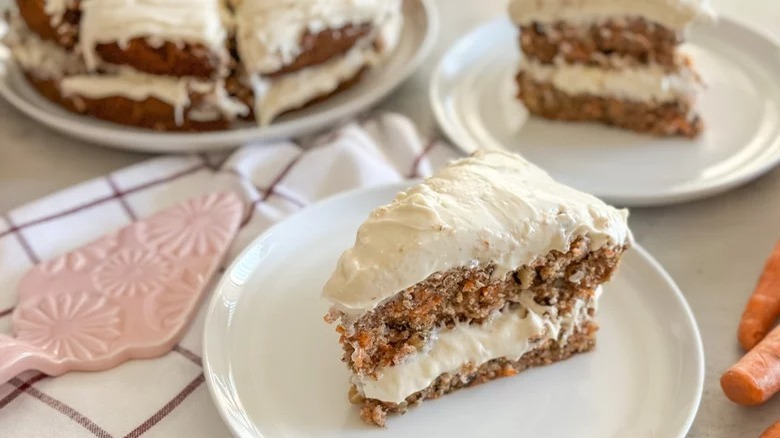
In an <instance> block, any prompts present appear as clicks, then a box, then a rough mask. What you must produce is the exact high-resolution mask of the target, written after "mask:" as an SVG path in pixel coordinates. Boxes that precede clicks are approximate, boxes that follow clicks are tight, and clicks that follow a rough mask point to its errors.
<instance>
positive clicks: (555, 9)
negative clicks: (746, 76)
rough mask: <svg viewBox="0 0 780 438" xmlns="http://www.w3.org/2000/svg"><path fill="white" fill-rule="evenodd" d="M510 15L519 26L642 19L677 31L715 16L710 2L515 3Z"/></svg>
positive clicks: (569, 0) (594, 0)
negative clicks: (624, 17) (625, 17)
mask: <svg viewBox="0 0 780 438" xmlns="http://www.w3.org/2000/svg"><path fill="white" fill-rule="evenodd" d="M509 13H510V15H511V17H512V20H513V21H514V22H515V23H517V24H519V25H526V24H530V23H532V22H540V23H554V22H557V21H568V22H574V23H588V22H593V21H600V20H604V19H606V18H610V17H615V16H632V17H635V16H640V17H643V18H646V19H648V20H650V21H653V22H656V23H659V24H661V25H664V26H666V27H669V28H671V29H675V30H683V29H685V27H686V26H688V25H689V24H690V23H691V22H693V21H694V20H696V19H697V18H702V19H712V18H713V17H714V16H715V14H714V12H713V11H712V9H711V7H710V5H709V1H708V0H544V1H542V0H513V1H512V3H511V5H510V7H509Z"/></svg>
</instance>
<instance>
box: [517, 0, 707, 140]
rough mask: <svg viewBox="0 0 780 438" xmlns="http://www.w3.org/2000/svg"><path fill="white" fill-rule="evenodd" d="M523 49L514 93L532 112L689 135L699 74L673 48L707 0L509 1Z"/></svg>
mask: <svg viewBox="0 0 780 438" xmlns="http://www.w3.org/2000/svg"><path fill="white" fill-rule="evenodd" d="M510 15H511V18H512V20H513V21H514V22H515V24H517V26H519V27H520V47H521V49H522V52H523V61H522V63H521V68H520V73H519V74H518V76H517V83H518V88H519V97H520V100H522V101H523V103H524V104H525V106H526V107H527V108H528V111H529V112H530V113H531V114H534V115H538V116H541V117H545V118H549V119H556V120H569V121H598V122H603V123H607V124H610V125H615V126H618V127H621V128H626V129H631V130H634V131H637V132H644V133H651V134H655V135H680V136H686V137H695V136H697V135H698V134H699V133H700V132H701V131H702V129H703V126H704V125H703V123H702V120H701V118H700V117H699V115H698V113H697V111H696V107H695V103H696V96H697V94H698V93H699V90H700V89H701V86H702V83H701V80H700V78H699V76H698V74H697V73H696V71H695V70H694V68H693V64H692V61H691V59H690V58H689V57H688V56H687V55H685V54H683V53H682V52H681V51H680V50H679V46H680V44H681V43H682V41H683V38H684V36H685V32H686V30H687V28H688V27H689V25H690V24H691V23H692V22H693V21H694V20H696V19H712V18H713V17H714V13H713V12H712V10H711V9H710V8H709V6H708V3H707V0H545V1H539V0H513V1H512V3H511V6H510Z"/></svg>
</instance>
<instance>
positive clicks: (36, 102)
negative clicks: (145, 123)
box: [0, 0, 439, 153]
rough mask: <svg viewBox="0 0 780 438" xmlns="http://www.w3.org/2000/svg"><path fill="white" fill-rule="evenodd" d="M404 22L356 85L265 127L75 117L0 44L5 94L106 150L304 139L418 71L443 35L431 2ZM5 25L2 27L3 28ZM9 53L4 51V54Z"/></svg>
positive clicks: (411, 5)
mask: <svg viewBox="0 0 780 438" xmlns="http://www.w3.org/2000/svg"><path fill="white" fill-rule="evenodd" d="M404 16H405V24H404V31H403V34H402V39H401V42H400V45H399V47H398V48H397V50H396V51H395V52H394V54H393V55H392V56H391V57H390V58H389V59H387V60H386V61H384V62H383V63H382V64H381V65H378V66H377V67H376V68H374V69H372V70H370V71H369V72H367V73H366V74H365V76H364V77H363V78H362V80H361V81H360V82H359V83H358V84H356V85H355V86H353V87H351V88H349V89H347V90H345V91H344V92H342V93H339V94H337V95H335V96H332V97H331V98H329V99H327V100H326V101H324V102H322V103H319V104H316V105H312V106H310V107H307V108H305V109H302V110H299V111H295V112H292V113H289V114H286V115H284V116H282V117H280V118H279V119H278V120H276V121H275V122H274V123H273V124H271V125H270V126H266V127H258V126H256V125H254V124H252V123H250V122H243V123H240V124H239V126H236V127H234V128H232V129H229V130H225V131H218V132H205V133H166V132H154V131H149V130H143V129H137V128H130V127H125V126H122V125H117V124H112V123H108V122H105V121H102V120H98V119H94V118H91V117H83V116H79V115H76V114H73V113H70V112H68V111H66V110H64V109H62V108H60V107H58V106H57V105H54V104H52V103H51V102H49V101H47V100H46V99H45V98H43V97H42V96H40V95H39V94H38V93H37V92H36V91H35V90H34V89H33V88H32V87H31V86H30V85H29V84H28V83H27V81H26V80H25V78H24V76H23V75H22V73H21V71H20V69H19V68H18V67H17V66H16V64H15V63H14V62H13V61H12V60H11V59H10V58H9V54H8V53H7V50H6V49H4V48H3V47H2V46H0V95H2V96H3V97H4V98H5V99H6V100H7V101H8V102H10V103H11V104H12V105H13V106H15V107H16V108H17V109H19V110H20V111H22V112H23V113H25V114H26V115H28V116H30V117H32V118H34V119H36V120H38V121H39V122H41V123H42V124H44V125H47V126H49V127H51V128H53V129H55V130H57V131H60V132H63V133H65V134H67V135H70V136H73V137H76V138H78V139H81V140H86V141H89V142H93V143H96V144H98V145H102V146H108V147H114V148H120V149H130V150H137V151H144V152H153V153H163V152H164V153H182V152H195V151H204V150H216V149H226V148H232V147H236V146H240V145H243V144H246V143H249V142H259V143H261V142H269V141H273V140H278V139H282V138H290V137H300V136H304V135H307V134H311V133H314V132H317V131H321V130H323V129H326V128H329V127H332V126H334V125H337V124H339V123H341V122H344V121H346V120H348V119H350V118H351V117H354V116H355V115H357V114H359V113H360V112H362V111H365V110H367V109H368V108H370V107H371V106H373V105H375V104H376V103H378V102H379V101H380V100H381V99H383V98H384V97H386V96H387V95H388V94H390V93H391V92H392V91H393V90H395V89H396V88H397V87H398V86H399V85H400V84H401V83H402V82H403V81H404V80H406V79H407V78H408V77H409V76H410V75H412V73H414V71H415V70H416V69H417V67H419V65H420V63H421V62H422V61H423V60H424V59H425V57H426V56H427V54H428V53H429V52H430V49H431V48H432V47H433V43H434V41H435V39H436V35H437V34H438V28H439V23H438V15H437V13H436V10H435V6H434V3H433V1H432V0H406V1H404ZM3 25H4V23H3V24H0V28H2V26H3ZM4 52H5V53H4Z"/></svg>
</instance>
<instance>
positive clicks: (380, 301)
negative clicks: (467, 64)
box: [323, 152, 632, 426]
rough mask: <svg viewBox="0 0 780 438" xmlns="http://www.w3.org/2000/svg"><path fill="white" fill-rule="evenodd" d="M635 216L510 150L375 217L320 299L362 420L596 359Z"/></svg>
mask: <svg viewBox="0 0 780 438" xmlns="http://www.w3.org/2000/svg"><path fill="white" fill-rule="evenodd" d="M627 216H628V213H627V212H626V211H625V210H617V209H615V208H613V207H610V206H608V205H606V204H605V203H603V202H602V201H600V200H598V199H596V198H595V197H593V196H590V195H587V194H584V193H581V192H578V191H576V190H574V189H571V188H569V187H566V186H564V185H561V184H559V183H557V182H555V181H554V180H553V179H552V178H551V177H550V176H548V175H547V174H546V173H545V172H544V171H542V170H541V169H539V168H537V167H535V166H534V165H532V164H530V163H528V162H527V161H525V160H524V159H523V158H521V157H519V156H517V155H514V154H510V153H504V152H479V153H477V154H475V155H473V156H472V157H469V158H465V159H462V160H459V161H456V162H453V163H452V164H450V165H449V166H447V167H445V168H444V169H442V170H441V171H439V172H438V173H436V174H435V175H434V176H433V177H431V178H430V179H428V180H426V181H425V182H423V183H421V184H419V185H417V186H415V187H412V188H410V189H408V190H407V191H405V192H403V193H400V194H399V195H398V196H396V198H395V199H394V200H393V201H392V203H390V204H388V205H386V206H383V207H380V208H378V209H377V210H375V211H374V212H372V213H371V215H370V216H369V218H368V220H367V221H366V222H365V223H363V225H362V226H361V227H360V229H359V230H358V232H357V239H356V241H355V244H354V247H353V248H351V249H349V250H347V251H346V252H345V253H344V254H343V255H342V256H341V259H340V260H339V262H338V265H337V268H336V271H335V272H334V273H333V275H332V276H331V278H330V279H329V280H328V282H327V283H326V285H325V286H324V288H323V296H324V297H325V298H326V299H328V300H329V301H330V302H331V303H332V308H331V311H330V312H329V314H328V315H327V316H326V321H328V322H330V323H334V322H338V326H337V329H336V331H337V332H338V333H340V335H341V338H340V342H341V345H342V347H343V349H344V356H343V360H344V362H346V364H347V365H348V367H349V369H350V370H351V372H352V374H353V377H352V382H351V383H352V386H351V390H350V397H349V398H350V400H351V401H352V402H353V403H357V404H360V405H361V406H362V410H361V416H362V418H363V419H364V420H365V421H367V422H369V423H373V424H376V425H379V426H383V425H384V424H385V421H386V418H387V415H388V414H392V413H403V412H405V411H406V410H407V408H409V407H410V406H412V405H415V404H418V403H420V402H422V401H423V400H426V399H433V398H438V397H439V396H441V395H443V394H446V393H449V392H451V391H454V390H457V389H460V388H464V387H468V386H473V385H476V384H480V383H484V382H487V381H490V380H493V379H497V378H499V377H507V376H513V375H515V374H517V373H518V372H520V371H522V370H524V369H526V368H528V367H533V366H539V365H546V364H549V363H552V362H556V361H560V360H563V359H566V358H568V357H570V356H571V355H573V354H575V353H581V352H585V351H588V350H590V349H591V348H593V346H594V343H595V333H596V329H597V325H596V323H595V322H594V315H595V311H596V308H597V301H598V299H599V295H600V294H601V285H602V284H603V283H604V282H606V281H607V280H609V278H610V277H611V276H612V274H613V272H614V271H615V269H616V268H617V266H618V263H619V261H620V258H621V255H622V254H623V252H624V251H625V250H626V249H627V248H628V247H629V246H630V245H631V242H632V237H631V233H630V231H629V229H628V226H627Z"/></svg>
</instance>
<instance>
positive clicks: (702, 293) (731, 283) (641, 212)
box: [0, 0, 780, 438]
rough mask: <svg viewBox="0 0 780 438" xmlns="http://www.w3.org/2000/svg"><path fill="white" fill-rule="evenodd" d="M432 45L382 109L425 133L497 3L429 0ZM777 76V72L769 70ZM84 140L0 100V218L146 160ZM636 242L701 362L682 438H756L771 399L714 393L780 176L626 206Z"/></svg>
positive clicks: (754, 4)
mask: <svg viewBox="0 0 780 438" xmlns="http://www.w3.org/2000/svg"><path fill="white" fill-rule="evenodd" d="M437 3H438V4H439V6H440V14H441V19H442V24H443V28H442V34H441V37H440V40H439V42H438V45H437V47H436V49H435V51H434V53H433V54H432V56H431V57H430V58H429V60H428V62H426V64H425V65H424V67H423V68H422V69H421V70H420V71H419V72H418V73H417V74H416V75H415V76H414V77H413V78H412V79H411V80H410V81H408V82H407V83H406V84H405V85H404V86H403V87H402V88H401V89H400V90H399V91H398V92H397V93H395V94H394V95H393V96H391V97H390V98H388V99H387V100H386V101H385V102H383V103H382V105H381V107H382V108H384V109H388V110H394V111H400V112H403V113H406V114H408V115H410V116H411V117H412V118H413V119H414V120H415V121H416V122H417V123H418V124H419V126H420V129H421V130H422V131H423V132H424V133H427V134H430V135H435V133H436V127H435V122H434V120H433V115H432V114H431V112H430V110H429V106H428V102H427V84H428V78H429V77H430V73H431V71H432V69H433V67H434V66H435V64H436V62H437V61H438V59H439V58H440V57H441V56H442V55H443V54H444V52H445V51H446V49H447V47H449V46H450V45H451V44H452V43H453V42H454V41H455V40H456V39H457V38H458V37H459V36H460V35H462V34H463V33H465V32H467V31H468V30H469V29H471V28H473V27H474V26H476V25H478V24H479V23H481V22H483V21H485V20H488V19H490V18H492V17H494V16H497V15H499V14H501V13H502V12H503V10H504V7H505V5H506V1H505V0H459V1H458V2H457V7H453V6H454V3H455V2H452V1H448V0H437ZM713 3H714V5H715V7H716V8H717V9H718V10H719V11H720V12H721V13H722V14H724V15H728V16H731V17H734V18H736V19H739V20H742V21H744V22H747V23H750V24H751V25H753V26H756V27H759V28H761V29H763V30H764V31H766V32H768V33H770V34H772V35H774V36H775V37H776V38H778V39H780V26H779V25H778V23H780V3H777V2H774V1H766V0H719V1H718V0H716V1H714V2H713ZM778 73H779V75H780V72H778ZM147 157H148V156H147V155H143V154H134V153H129V152H119V151H114V150H110V149H104V148H100V147H97V146H95V145H89V144H83V143H81V142H78V141H74V140H71V139H69V138H66V137H63V136H61V135H59V134H56V133H54V132H51V131H49V130H47V129H45V128H43V127H41V126H39V125H38V124H37V123H35V122H33V121H31V120H28V119H27V118H25V117H23V116H22V115H21V114H19V113H18V112H16V111H15V110H14V109H12V108H11V107H10V106H9V105H7V104H6V103H5V102H2V101H0V213H4V212H6V211H8V210H10V209H11V208H13V207H15V206H17V205H21V204H23V203H25V202H27V201H30V200H33V199H36V198H38V197H41V196H43V195H46V194H48V193H51V192H52V191H55V190H57V189H60V188H63V187H67V186H69V185H73V184H76V183H78V182H80V181H83V180H86V179H89V178H92V177H96V176H99V175H103V174H105V173H107V172H110V171H112V170H114V169H119V168H122V167H124V166H127V165H129V164H132V163H135V162H138V161H141V160H143V159H145V158H147ZM631 225H632V227H633V229H634V231H635V234H636V236H637V238H638V241H639V242H640V243H641V244H642V245H643V246H645V247H646V248H647V249H648V250H650V252H652V254H654V255H655V257H657V258H658V260H659V261H660V262H661V263H662V264H663V265H664V266H665V267H666V268H667V269H668V270H669V272H670V273H671V275H672V276H673V277H674V278H675V280H676V281H677V282H678V284H679V285H680V287H681V288H682V290H683V291H684V293H685V295H686V296H687V298H688V301H689V302H690V304H691V307H692V308H693V311H694V313H695V315H696V318H697V320H698V322H699V326H700V328H701V331H702V336H703V340H704V348H705V354H706V360H707V375H706V383H705V388H704V397H703V401H702V404H701V408H700V410H699V414H698V417H697V419H696V421H695V423H694V426H693V429H692V430H691V432H690V434H689V436H690V437H695V438H704V437H708V438H709V437H723V438H742V437H744V438H755V437H757V436H758V435H759V434H760V432H761V431H762V430H763V429H765V428H766V427H767V426H768V425H769V424H771V423H772V422H774V421H777V420H780V397H778V398H776V399H774V400H772V401H771V402H769V403H767V404H766V405H764V406H761V407H756V408H741V407H738V406H735V405H733V404H731V403H730V402H729V401H728V400H726V398H725V397H724V396H723V394H722V393H721V390H720V386H719V384H718V379H719V377H720V374H721V372H722V371H723V370H724V369H726V368H727V367H728V366H729V365H730V364H731V363H733V362H734V361H736V360H737V359H738V358H739V356H740V351H739V350H738V347H737V343H736V335H735V334H736V327H737V322H738V319H739V315H740V313H741V311H742V307H743V306H744V303H745V301H746V300H747V297H748V295H749V294H750V292H751V290H752V288H753V286H754V284H755V281H756V279H757V277H758V274H759V272H760V270H761V268H762V265H763V262H764V259H765V258H766V256H767V254H768V253H769V251H770V249H771V247H772V246H773V245H774V242H775V241H776V240H777V239H778V238H780V170H775V171H773V172H770V173H769V174H767V175H766V176H764V177H762V178H760V179H759V180H757V181H755V182H753V183H750V184H748V185H746V186H744V187H742V188H739V189H737V190H734V191H732V192H729V193H727V194H724V195H720V196H717V197H714V198H711V199H707V200H703V201H698V202H694V203H690V204H686V205H678V206H673V207H663V208H652V209H634V210H633V212H632V217H631Z"/></svg>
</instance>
